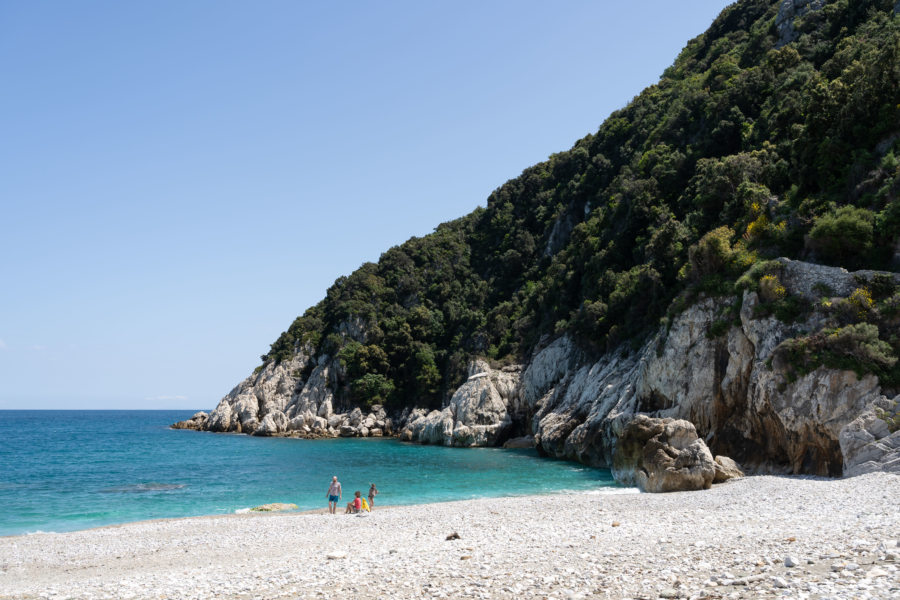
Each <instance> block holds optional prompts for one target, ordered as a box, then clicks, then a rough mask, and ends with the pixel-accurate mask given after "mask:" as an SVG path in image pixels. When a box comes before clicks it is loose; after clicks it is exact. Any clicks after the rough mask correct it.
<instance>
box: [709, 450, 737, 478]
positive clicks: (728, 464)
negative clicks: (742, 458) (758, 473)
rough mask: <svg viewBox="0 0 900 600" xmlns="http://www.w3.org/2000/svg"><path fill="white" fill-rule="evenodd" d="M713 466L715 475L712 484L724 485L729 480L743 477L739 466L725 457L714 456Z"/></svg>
mask: <svg viewBox="0 0 900 600" xmlns="http://www.w3.org/2000/svg"><path fill="white" fill-rule="evenodd" d="M714 466H715V469H716V475H715V477H714V478H713V483H724V482H726V481H728V480H729V479H737V478H739V477H743V476H744V471H742V470H741V467H740V465H738V464H737V463H736V462H735V461H734V460H732V459H730V458H728V457H727V456H721V455H719V456H716V459H715V465H714Z"/></svg>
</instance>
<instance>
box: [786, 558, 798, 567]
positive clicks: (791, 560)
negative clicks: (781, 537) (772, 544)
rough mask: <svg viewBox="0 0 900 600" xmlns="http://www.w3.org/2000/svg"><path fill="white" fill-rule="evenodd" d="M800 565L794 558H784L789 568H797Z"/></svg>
mask: <svg viewBox="0 0 900 600" xmlns="http://www.w3.org/2000/svg"><path fill="white" fill-rule="evenodd" d="M799 564H800V562H799V561H798V560H797V559H796V558H794V557H793V556H785V557H784V566H786V567H788V568H791V567H796V566H797V565H799Z"/></svg>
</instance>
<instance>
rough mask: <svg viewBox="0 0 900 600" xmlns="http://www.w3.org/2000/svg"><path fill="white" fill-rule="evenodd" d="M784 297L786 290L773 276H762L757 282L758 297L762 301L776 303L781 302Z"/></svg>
mask: <svg viewBox="0 0 900 600" xmlns="http://www.w3.org/2000/svg"><path fill="white" fill-rule="evenodd" d="M786 295H787V290H786V289H784V286H783V285H781V282H780V281H778V277H776V276H775V275H764V276H763V277H762V278H761V279H760V280H759V297H760V298H762V299H763V300H764V301H766V302H777V301H779V300H783V299H784V297H785V296H786Z"/></svg>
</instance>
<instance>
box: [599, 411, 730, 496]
mask: <svg viewBox="0 0 900 600" xmlns="http://www.w3.org/2000/svg"><path fill="white" fill-rule="evenodd" d="M612 470H613V475H614V476H615V478H616V479H617V480H618V481H620V482H621V483H623V484H625V485H636V486H637V487H638V488H640V489H641V490H642V491H645V492H676V491H691V490H701V489H708V488H709V487H710V486H711V485H712V482H713V479H714V478H715V475H716V468H715V461H713V457H712V454H711V453H710V451H709V448H707V447H706V444H705V443H704V442H703V440H702V439H700V438H699V437H698V436H697V430H696V428H695V427H694V425H693V424H692V423H690V422H689V421H685V420H682V419H657V418H652V417H648V416H646V415H637V416H636V417H634V418H633V419H632V420H631V421H630V422H629V423H628V424H627V425H626V426H625V429H624V431H623V432H622V435H621V437H620V438H619V439H618V441H617V443H616V448H615V451H614V453H613V469H612Z"/></svg>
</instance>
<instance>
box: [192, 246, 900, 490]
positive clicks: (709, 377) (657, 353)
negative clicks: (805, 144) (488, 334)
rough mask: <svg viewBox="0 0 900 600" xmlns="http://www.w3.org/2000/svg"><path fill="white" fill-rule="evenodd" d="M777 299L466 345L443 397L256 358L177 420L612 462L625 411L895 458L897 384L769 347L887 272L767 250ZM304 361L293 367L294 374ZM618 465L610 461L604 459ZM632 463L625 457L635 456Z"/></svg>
mask: <svg viewBox="0 0 900 600" xmlns="http://www.w3.org/2000/svg"><path fill="white" fill-rule="evenodd" d="M770 270H771V271H772V272H775V273H777V274H778V277H777V280H778V281H779V282H780V283H781V284H782V285H783V287H784V294H785V295H786V296H787V297H791V298H797V299H800V300H802V301H804V302H805V303H806V304H805V306H807V310H806V311H804V312H803V313H802V314H801V315H799V316H796V318H795V319H794V320H793V322H791V323H785V322H783V321H781V320H779V319H778V318H776V316H774V315H772V314H770V313H769V312H767V311H766V310H764V308H765V305H766V302H765V301H764V300H762V299H761V298H760V292H758V291H754V290H753V289H748V290H745V291H744V292H743V295H742V297H740V298H739V308H738V307H737V304H738V303H736V302H735V300H736V299H735V298H733V297H718V298H712V297H706V298H700V299H697V300H696V301H695V302H694V303H693V304H692V305H691V306H690V307H688V308H687V309H685V310H684V311H683V312H681V313H680V314H678V315H677V316H675V317H674V318H673V319H672V320H671V321H670V322H669V324H668V325H667V326H662V327H660V330H659V331H658V332H657V334H656V335H654V336H652V337H651V338H650V339H649V340H648V341H647V342H646V343H645V344H644V346H643V347H642V348H641V349H640V350H639V351H637V352H633V351H628V350H627V348H625V347H623V348H620V349H619V350H618V351H616V352H612V353H608V354H606V355H605V356H603V357H601V358H599V359H596V360H591V359H590V358H589V355H588V354H587V353H585V352H584V351H583V350H581V349H580V348H579V347H578V345H577V344H576V343H575V342H574V341H573V340H572V339H570V338H569V337H567V336H562V337H559V338H557V339H555V340H552V341H547V342H546V343H545V344H543V345H542V346H539V347H538V349H537V350H536V351H535V352H534V353H533V354H532V356H531V358H530V360H528V361H527V362H526V363H524V364H521V365H513V366H507V367H504V368H502V369H492V368H491V367H490V366H489V364H488V363H487V362H485V361H484V360H480V359H473V360H472V362H471V364H470V369H469V377H468V379H467V380H466V381H465V382H464V383H463V384H462V385H461V386H460V387H459V388H458V389H457V390H456V392H455V393H454V394H453V395H452V397H451V399H450V401H449V402H448V403H447V405H446V406H445V407H444V408H443V409H442V410H433V411H425V410H423V409H412V410H410V409H407V410H405V411H403V412H402V413H400V414H397V415H393V416H392V418H391V417H389V415H388V414H387V413H386V412H385V410H384V409H383V408H382V407H381V406H374V407H371V408H369V409H366V410H365V411H364V410H362V409H360V408H355V409H353V410H346V411H344V412H342V413H336V412H335V410H334V405H333V403H334V398H335V391H336V390H337V388H338V386H339V383H340V377H341V364H340V361H339V360H336V359H333V358H331V357H329V356H326V355H322V356H319V357H316V358H313V357H311V356H310V355H309V353H308V351H304V350H303V349H299V350H298V352H297V353H296V355H295V358H294V359H293V360H291V361H285V362H282V363H280V364H277V365H275V364H269V365H267V366H266V367H265V368H263V369H262V370H260V371H259V372H258V373H255V374H254V375H252V376H250V377H248V378H247V379H245V380H244V381H243V382H241V383H240V384H239V385H238V386H237V387H235V388H234V389H233V390H232V391H231V392H230V393H229V394H228V395H227V396H225V397H224V398H223V399H222V400H221V402H220V403H219V405H218V406H217V407H216V408H215V410H213V411H212V413H210V414H209V415H208V416H207V415H205V414H203V413H200V414H198V415H195V417H194V418H193V419H192V420H191V421H188V422H185V423H183V424H181V426H183V427H192V428H198V429H205V430H210V431H233V432H243V433H250V434H254V435H298V436H309V437H322V436H339V435H342V436H373V435H374V436H380V435H392V434H396V435H399V437H400V438H401V439H404V440H409V441H415V442H421V443H429V444H443V445H447V446H466V447H467V446H492V445H499V444H502V443H503V442H504V441H505V440H506V439H508V438H509V437H510V436H512V435H521V434H530V435H532V436H533V439H534V444H535V445H536V446H537V448H538V449H539V450H540V451H541V452H543V453H545V454H546V455H548V456H553V457H558V458H565V459H570V460H576V461H579V462H582V463H585V464H589V465H594V466H598V467H612V468H613V471H614V475H615V476H616V477H617V479H619V480H621V481H633V480H634V478H635V474H634V473H633V472H632V471H629V468H631V467H622V466H621V461H619V463H617V461H616V458H617V452H622V451H623V450H622V449H621V448H619V447H618V442H619V440H620V438H621V437H622V435H623V432H625V430H626V428H627V427H629V425H630V424H632V423H633V421H634V420H635V418H636V416H638V415H646V416H650V417H656V418H663V419H679V420H684V421H687V422H689V423H690V424H693V426H694V427H695V428H696V432H697V434H698V435H699V436H700V438H701V439H702V440H703V441H704V442H705V443H706V444H707V445H708V446H709V448H710V449H711V450H712V453H713V454H722V455H727V456H730V457H732V458H734V459H736V460H737V461H738V462H739V463H740V464H742V465H743V466H744V467H745V468H749V469H750V470H752V471H755V472H781V473H808V474H816V475H830V476H840V475H841V474H847V475H853V474H858V473H863V472H868V471H872V470H880V469H886V470H893V471H900V432H898V431H897V429H898V422H900V417H898V411H900V395H898V396H896V397H893V398H889V397H888V396H886V395H885V393H884V391H883V390H882V387H881V386H880V384H879V380H878V378H877V377H875V376H874V375H872V374H864V375H862V376H860V375H858V374H857V373H856V372H854V371H853V370H840V369H834V368H826V367H824V366H819V367H816V368H814V369H812V370H810V371H809V372H807V373H803V374H800V375H797V374H796V373H794V372H792V371H791V370H790V366H789V365H786V364H782V363H784V360H783V359H780V358H779V353H778V349H779V348H780V347H781V345H782V344H783V343H784V342H785V341H786V340H791V339H794V338H796V337H797V336H803V335H805V334H807V333H809V332H814V331H819V330H820V329H821V328H822V327H823V326H824V325H827V324H828V323H829V320H830V319H832V318H833V317H831V316H830V314H829V312H828V311H827V310H826V309H825V308H823V307H828V306H833V305H834V304H835V303H839V302H840V300H841V299H842V298H848V297H851V296H852V295H853V294H854V292H855V291H856V290H859V289H861V288H864V287H865V286H866V285H868V284H871V283H872V282H873V281H874V280H875V278H876V277H881V278H882V280H884V278H885V277H886V278H888V279H889V280H891V281H893V282H894V283H895V284H900V275H897V274H889V273H882V274H878V273H876V272H873V271H858V272H855V273H848V272H847V271H846V270H844V269H840V268H833V267H823V266H820V265H814V264H810V263H802V262H798V261H791V260H788V259H779V261H777V262H775V263H773V264H772V265H771V266H770ZM304 374H305V375H304ZM617 464H618V465H619V466H618V468H617ZM632 470H633V469H632Z"/></svg>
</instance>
